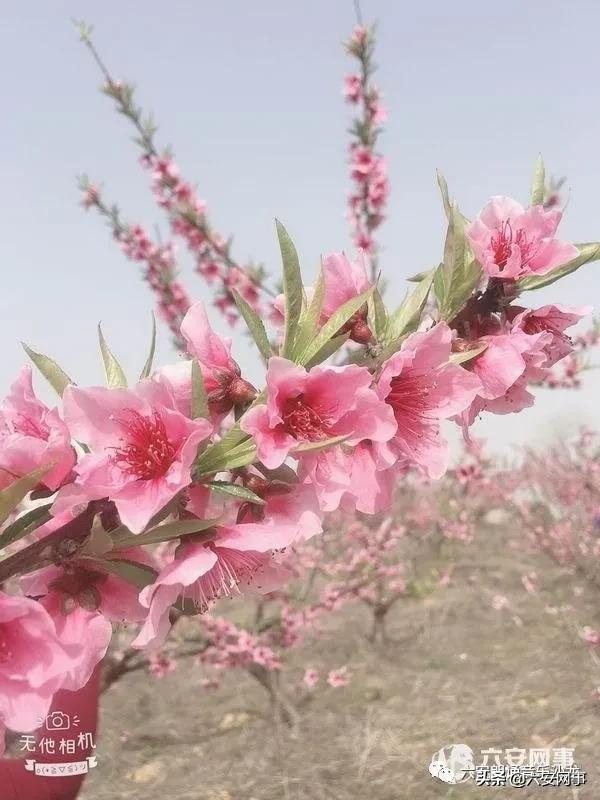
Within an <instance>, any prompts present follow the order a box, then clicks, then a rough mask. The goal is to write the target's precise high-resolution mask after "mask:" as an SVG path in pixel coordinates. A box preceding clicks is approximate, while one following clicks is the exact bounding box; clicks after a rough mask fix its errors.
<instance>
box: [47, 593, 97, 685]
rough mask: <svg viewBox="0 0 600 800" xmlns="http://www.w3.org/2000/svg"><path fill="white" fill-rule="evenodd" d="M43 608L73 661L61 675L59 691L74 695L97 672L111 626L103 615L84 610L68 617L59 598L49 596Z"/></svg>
mask: <svg viewBox="0 0 600 800" xmlns="http://www.w3.org/2000/svg"><path fill="white" fill-rule="evenodd" d="M40 605H43V606H44V608H45V609H46V610H47V611H48V613H49V614H50V616H51V617H52V619H53V621H54V625H55V627H56V635H57V636H58V639H59V641H60V643H61V645H62V647H63V648H64V650H65V652H66V653H67V654H68V656H69V657H70V659H71V662H70V664H69V665H68V667H66V668H65V670H64V673H63V675H62V680H61V684H60V688H61V689H68V690H69V691H72V692H75V691H77V690H78V689H81V688H82V687H83V686H85V685H86V683H87V682H88V681H89V679H90V677H91V675H92V672H93V671H94V668H95V667H96V665H97V664H98V663H99V662H100V661H102V659H103V658H104V656H105V655H106V651H107V650H108V645H109V644H110V640H111V636H112V625H111V623H110V621H109V620H108V619H107V618H106V617H105V616H104V615H103V614H101V613H99V612H98V611H89V610H86V609H85V608H82V607H78V608H74V609H73V610H72V611H70V612H69V613H68V614H65V613H64V611H63V608H62V604H61V602H60V599H59V597H58V595H57V594H49V595H46V597H44V598H43V599H42V600H41V601H40Z"/></svg>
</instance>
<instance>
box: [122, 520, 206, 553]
mask: <svg viewBox="0 0 600 800" xmlns="http://www.w3.org/2000/svg"><path fill="white" fill-rule="evenodd" d="M220 521H221V520H220V519H180V520H176V521H175V522H165V523H164V525H158V526H157V527H156V528H152V529H151V530H149V531H145V532H144V533H137V534H136V533H125V534H123V535H119V536H116V537H114V543H115V549H119V550H123V549H126V548H128V547H138V546H139V547H141V546H142V545H148V544H158V543H159V542H168V541H170V540H171V539H179V537H180V536H189V535H190V534H192V533H200V532H201V531H205V530H207V529H208V528H214V526H215V525H218V524H219V522H220Z"/></svg>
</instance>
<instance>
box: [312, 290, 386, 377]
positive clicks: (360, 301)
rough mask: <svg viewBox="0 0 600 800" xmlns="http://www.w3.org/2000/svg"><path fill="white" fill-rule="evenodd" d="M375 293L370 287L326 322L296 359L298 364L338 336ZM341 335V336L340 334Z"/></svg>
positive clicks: (349, 301)
mask: <svg viewBox="0 0 600 800" xmlns="http://www.w3.org/2000/svg"><path fill="white" fill-rule="evenodd" d="M374 291H375V286H374V285H373V286H370V287H369V288H368V289H367V290H366V291H365V292H363V293H362V294H360V295H358V296H357V297H352V298H351V299H350V300H348V301H346V302H345V303H344V305H343V306H340V308H338V310H337V311H336V312H335V313H334V314H333V315H332V316H331V317H330V318H329V319H328V320H327V322H326V323H325V325H323V327H322V328H321V330H320V331H319V333H318V334H317V336H316V337H315V338H314V340H313V341H312V342H311V344H309V346H308V347H307V348H306V350H305V351H304V353H303V354H302V356H301V357H300V358H299V359H298V363H299V364H307V363H308V362H309V361H311V359H312V358H313V357H314V356H315V355H316V354H317V353H318V352H319V350H321V348H322V347H323V346H324V345H326V344H327V343H328V342H329V340H330V339H332V338H334V337H335V336H336V335H337V334H340V329H341V328H343V327H344V325H345V324H346V323H347V322H348V320H349V319H350V317H352V316H353V315H354V314H356V312H357V311H358V310H359V309H361V308H362V307H363V306H364V305H365V303H367V302H368V300H369V298H370V297H371V295H372V294H373V292H374ZM340 335H341V334H340Z"/></svg>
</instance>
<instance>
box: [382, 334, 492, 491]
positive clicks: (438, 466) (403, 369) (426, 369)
mask: <svg viewBox="0 0 600 800" xmlns="http://www.w3.org/2000/svg"><path fill="white" fill-rule="evenodd" d="M450 348H451V331H450V328H449V327H448V326H447V325H446V324H445V323H438V324H437V325H435V326H434V327H433V328H431V329H430V330H429V331H427V332H425V333H413V334H411V335H410V336H409V337H408V338H407V339H406V340H405V341H404V343H403V344H402V347H401V349H400V350H399V351H398V352H397V353H395V354H394V355H393V356H391V358H389V359H388V360H387V361H386V362H385V363H384V364H383V366H382V370H381V375H380V376H379V379H378V381H377V384H376V391H377V394H378V396H379V397H380V399H381V400H384V401H385V402H386V403H387V404H388V405H389V406H390V407H391V408H392V410H393V412H394V416H395V419H396V422H397V424H398V430H397V433H396V435H395V436H394V438H393V439H392V440H391V441H390V442H389V443H387V444H383V445H379V447H378V451H379V452H378V455H379V458H380V459H382V460H383V461H386V460H387V462H388V466H392V465H393V464H394V463H395V462H400V464H402V463H408V464H413V465H415V466H417V467H419V468H420V469H421V470H422V471H423V472H425V474H427V475H428V476H429V477H430V478H439V477H441V476H442V475H443V474H444V472H445V471H446V468H447V466H448V456H449V452H448V443H447V442H446V440H445V439H444V438H443V437H442V435H441V432H440V420H442V419H447V418H449V417H452V416H453V415H455V414H457V413H460V412H462V411H463V410H464V409H465V408H467V407H468V406H469V405H470V404H471V402H472V401H473V399H474V397H475V396H476V395H477V393H478V391H479V390H480V388H481V383H480V381H479V379H478V378H477V377H476V376H475V375H473V374H471V373H469V372H467V371H466V370H465V369H463V368H462V367H460V366H458V365H456V364H451V363H448V359H449V357H450Z"/></svg>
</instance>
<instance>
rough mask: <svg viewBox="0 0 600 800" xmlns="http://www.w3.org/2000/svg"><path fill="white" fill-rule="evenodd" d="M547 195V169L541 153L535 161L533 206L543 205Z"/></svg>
mask: <svg viewBox="0 0 600 800" xmlns="http://www.w3.org/2000/svg"><path fill="white" fill-rule="evenodd" d="M545 196H546V169H545V167H544V159H543V158H542V156H541V154H540V155H539V156H538V157H537V161H536V162H535V171H534V173H533V183H532V184H531V205H532V206H541V205H543V204H544V199H545Z"/></svg>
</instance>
